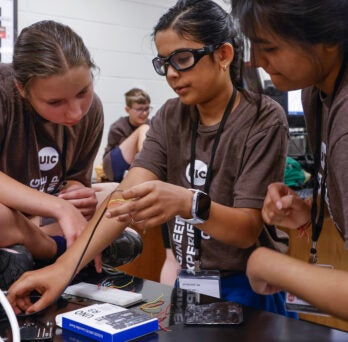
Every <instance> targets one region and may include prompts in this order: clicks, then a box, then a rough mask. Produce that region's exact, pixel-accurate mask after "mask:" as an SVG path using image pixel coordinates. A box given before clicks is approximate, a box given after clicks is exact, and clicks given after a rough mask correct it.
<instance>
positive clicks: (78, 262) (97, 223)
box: [6, 189, 123, 342]
mask: <svg viewBox="0 0 348 342" xmlns="http://www.w3.org/2000/svg"><path fill="white" fill-rule="evenodd" d="M122 191H123V190H121V189H115V190H114V191H112V192H111V193H110V194H109V196H108V199H107V201H108V202H109V201H110V199H111V196H112V195H113V194H114V193H115V192H122ZM105 201H106V200H105ZM108 202H107V203H108ZM107 209H108V206H107V204H106V205H105V208H104V209H103V211H102V212H101V214H100V216H99V218H98V220H97V222H96V224H95V225H94V227H93V230H92V232H91V235H90V236H89V239H88V241H87V243H86V245H85V247H84V249H83V251H82V253H81V256H80V258H79V260H78V261H77V263H76V266H75V268H74V271H73V273H72V275H71V277H70V279H69V281H68V283H67V284H66V286H65V288H64V289H63V290H62V291H61V292H60V293H59V295H58V296H57V297H56V298H55V299H54V300H53V301H52V303H51V304H53V303H55V302H56V301H58V299H59V298H60V296H61V295H62V294H63V293H64V291H65V289H66V287H67V286H68V285H69V284H70V283H71V282H72V281H73V279H74V278H75V275H76V273H77V270H78V268H79V266H80V264H81V261H82V259H83V257H84V255H85V253H86V251H87V248H88V247H89V244H90V243H91V241H92V238H93V236H94V233H95V231H96V229H97V228H98V226H99V223H100V221H101V220H102V218H103V216H104V214H105V212H106V210H107ZM6 300H7V299H6ZM51 304H49V305H47V306H46V307H45V308H43V309H42V310H40V311H39V312H41V311H43V310H45V309H47V308H48V307H49V306H50V305H51ZM29 315H32V313H31V314H29ZM29 315H25V314H24V315H22V317H26V316H29ZM17 325H18V324H17ZM18 341H20V340H18ZM13 342H15V341H13Z"/></svg>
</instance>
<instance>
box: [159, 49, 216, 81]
mask: <svg viewBox="0 0 348 342" xmlns="http://www.w3.org/2000/svg"><path fill="white" fill-rule="evenodd" d="M222 44H223V43H220V44H217V45H207V46H204V47H202V48H199V49H179V50H176V51H174V52H172V53H171V54H170V55H169V56H168V57H159V56H157V57H155V58H154V59H153V60H152V64H153V66H154V68H155V70H156V72H157V74H159V75H161V76H165V75H166V74H167V70H168V65H171V66H172V67H173V68H174V69H175V70H177V71H186V70H189V69H192V68H193V67H194V66H195V65H196V64H197V63H198V62H199V60H200V59H201V58H202V57H204V56H205V55H209V54H211V53H213V52H214V51H215V50H216V49H217V48H218V47H219V46H221V45H222Z"/></svg>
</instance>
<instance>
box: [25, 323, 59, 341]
mask: <svg viewBox="0 0 348 342" xmlns="http://www.w3.org/2000/svg"><path fill="white" fill-rule="evenodd" d="M19 331H20V335H21V341H52V339H53V334H54V323H53V322H46V324H44V323H25V324H24V325H22V326H20V327H19Z"/></svg>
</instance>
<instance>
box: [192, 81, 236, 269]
mask: <svg viewBox="0 0 348 342" xmlns="http://www.w3.org/2000/svg"><path fill="white" fill-rule="evenodd" d="M236 96H237V90H236V88H235V87H233V93H232V96H231V98H230V100H229V101H228V104H227V106H226V109H225V112H224V114H223V116H222V119H221V121H220V125H219V128H218V131H217V133H216V136H215V140H214V144H213V147H212V151H211V157H210V162H209V165H208V170H207V176H206V180H205V184H204V192H205V193H207V194H209V188H210V184H211V181H212V178H213V164H214V159H215V155H216V150H217V147H218V145H219V141H220V138H221V135H222V131H223V129H224V126H225V123H226V121H227V118H228V115H229V114H230V113H231V110H232V108H233V105H234V102H235V100H236ZM198 125H199V112H198V109H197V107H196V120H195V123H194V126H193V130H192V140H191V161H190V178H191V179H190V182H191V188H192V189H193V188H194V187H195V184H194V170H195V160H196V142H197V131H198ZM200 245H201V234H200V230H199V229H197V228H196V227H194V247H195V262H198V263H199V260H200Z"/></svg>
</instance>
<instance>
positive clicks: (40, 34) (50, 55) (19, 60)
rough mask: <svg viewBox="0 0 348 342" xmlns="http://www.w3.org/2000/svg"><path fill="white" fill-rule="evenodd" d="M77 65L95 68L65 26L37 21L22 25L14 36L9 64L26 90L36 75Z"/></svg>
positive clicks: (75, 36) (41, 75)
mask: <svg viewBox="0 0 348 342" xmlns="http://www.w3.org/2000/svg"><path fill="white" fill-rule="evenodd" d="M81 65H86V66H88V67H89V68H95V64H94V63H93V61H92V59H91V56H90V53H89V51H88V49H87V48H86V46H85V44H84V43H83V40H82V39H81V37H80V36H79V35H77V34H76V33H75V32H74V31H73V30H72V29H71V28H70V27H69V26H66V25H63V24H60V23H57V22H55V21H51V20H44V21H40V22H37V23H35V24H33V25H31V26H28V27H26V28H24V29H23V30H22V31H21V33H20V35H19V36H18V38H17V40H16V43H15V46H14V52H13V68H14V73H15V78H16V80H17V81H18V82H19V83H20V84H21V85H22V87H23V88H24V89H25V91H26V92H28V90H29V86H30V81H31V80H33V79H34V78H36V77H50V76H52V75H57V74H64V73H65V72H66V71H67V70H68V69H70V68H72V67H76V66H81Z"/></svg>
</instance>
